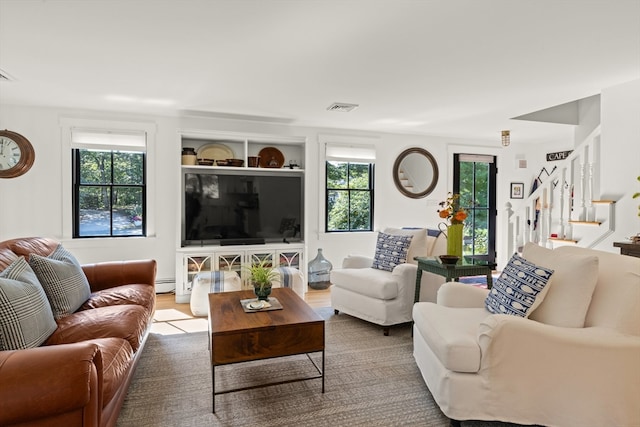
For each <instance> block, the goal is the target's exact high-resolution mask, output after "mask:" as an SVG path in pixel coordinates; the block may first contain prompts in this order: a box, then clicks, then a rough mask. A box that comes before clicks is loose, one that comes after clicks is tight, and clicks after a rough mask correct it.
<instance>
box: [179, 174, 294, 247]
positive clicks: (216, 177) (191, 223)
mask: <svg viewBox="0 0 640 427" xmlns="http://www.w3.org/2000/svg"><path fill="white" fill-rule="evenodd" d="M182 184H183V189H184V191H183V197H184V199H183V203H182V206H183V213H182V214H183V215H182V246H183V247H184V246H205V245H242V244H262V243H274V242H300V241H303V239H304V236H303V235H302V234H303V230H304V226H303V220H304V178H303V175H302V174H301V173H299V172H286V171H282V170H278V172H277V173H275V172H271V173H269V172H268V170H265V171H259V170H252V171H251V173H247V172H244V171H235V170H229V171H225V170H220V169H216V170H212V171H202V172H200V171H198V172H188V173H184V174H183V183H182Z"/></svg>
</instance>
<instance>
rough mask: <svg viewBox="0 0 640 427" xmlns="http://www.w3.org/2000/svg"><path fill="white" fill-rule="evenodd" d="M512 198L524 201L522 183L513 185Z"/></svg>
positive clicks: (513, 183)
mask: <svg viewBox="0 0 640 427" xmlns="http://www.w3.org/2000/svg"><path fill="white" fill-rule="evenodd" d="M511 198H512V199H524V183H522V182H512V183H511Z"/></svg>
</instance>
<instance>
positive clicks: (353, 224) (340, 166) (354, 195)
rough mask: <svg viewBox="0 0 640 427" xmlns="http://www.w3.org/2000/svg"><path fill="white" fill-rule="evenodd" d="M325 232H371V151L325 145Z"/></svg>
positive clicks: (372, 177)
mask: <svg viewBox="0 0 640 427" xmlns="http://www.w3.org/2000/svg"><path fill="white" fill-rule="evenodd" d="M325 159H326V175H325V176H326V185H325V188H326V204H325V207H326V212H325V213H326V216H325V232H327V233H335V232H352V231H372V230H373V199H374V185H373V183H374V169H375V168H374V166H375V147H373V146H370V145H345V144H336V143H327V144H326V147H325Z"/></svg>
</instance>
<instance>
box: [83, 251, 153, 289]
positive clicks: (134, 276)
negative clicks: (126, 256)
mask: <svg viewBox="0 0 640 427" xmlns="http://www.w3.org/2000/svg"><path fill="white" fill-rule="evenodd" d="M82 269H83V270H84V274H85V275H86V276H87V280H89V285H90V286H91V291H92V292H96V291H101V290H104V289H108V288H113V287H115V286H121V285H130V284H134V283H135V284H146V285H149V286H155V282H156V271H157V265H156V261H155V260H152V259H148V260H131V261H109V262H99V263H95V264H85V265H83V266H82Z"/></svg>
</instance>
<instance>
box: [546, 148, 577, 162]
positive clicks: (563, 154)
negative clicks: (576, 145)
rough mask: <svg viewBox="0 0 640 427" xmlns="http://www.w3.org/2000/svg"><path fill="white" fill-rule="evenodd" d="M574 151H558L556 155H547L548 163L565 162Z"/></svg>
mask: <svg viewBox="0 0 640 427" xmlns="http://www.w3.org/2000/svg"><path fill="white" fill-rule="evenodd" d="M572 152H573V150H568V151H557V152H555V153H547V162H553V161H556V160H564V159H566V158H567V157H569V154H571V153H572Z"/></svg>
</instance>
